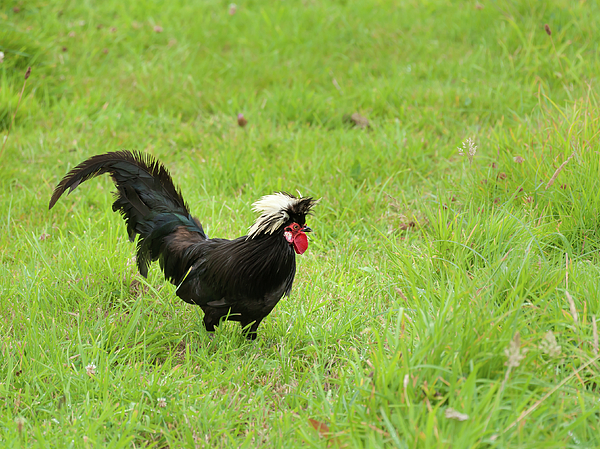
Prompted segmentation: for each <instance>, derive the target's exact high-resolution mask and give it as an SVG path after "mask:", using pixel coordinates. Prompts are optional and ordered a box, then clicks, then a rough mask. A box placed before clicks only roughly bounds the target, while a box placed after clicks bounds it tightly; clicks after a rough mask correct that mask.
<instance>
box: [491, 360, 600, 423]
mask: <svg viewBox="0 0 600 449" xmlns="http://www.w3.org/2000/svg"><path fill="white" fill-rule="evenodd" d="M598 359H600V356H596V357H594V358H593V359H591V360H590V361H588V362H587V363H586V364H585V365H582V366H580V367H579V368H577V369H576V370H575V371H574V372H573V373H572V374H571V375H569V376H568V377H566V378H564V379H563V380H562V382H561V383H559V384H558V385H557V386H556V387H554V388H553V389H552V390H550V391H549V392H548V393H546V394H545V395H544V396H542V398H540V399H539V400H538V401H537V402H536V403H535V404H533V405H532V406H531V407H529V408H528V409H527V410H525V411H524V412H523V413H521V415H520V416H519V417H518V418H517V419H515V420H514V421H513V423H512V424H511V425H510V426H508V427H507V428H506V429H504V431H503V432H502V433H506V432H508V431H509V430H510V429H512V428H513V427H514V426H516V425H517V424H519V423H520V422H521V421H523V419H525V418H526V417H527V416H529V415H530V414H531V413H532V412H533V411H535V409H536V408H538V407H539V406H540V405H541V404H542V402H544V401H545V400H546V399H548V398H549V397H550V396H551V395H552V394H553V393H554V392H555V391H556V390H558V389H559V388H560V387H562V386H563V385H564V384H566V383H567V382H568V381H570V380H571V379H572V378H574V377H575V376H577V374H579V372H580V371H583V370H584V369H585V368H587V367H588V366H590V365H591V364H592V363H594V362H595V361H596V360H598Z"/></svg>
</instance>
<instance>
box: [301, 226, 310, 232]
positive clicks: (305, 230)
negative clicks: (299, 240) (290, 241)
mask: <svg viewBox="0 0 600 449" xmlns="http://www.w3.org/2000/svg"><path fill="white" fill-rule="evenodd" d="M302 232H312V229H310V228H309V227H308V226H306V225H304V227H303V228H302Z"/></svg>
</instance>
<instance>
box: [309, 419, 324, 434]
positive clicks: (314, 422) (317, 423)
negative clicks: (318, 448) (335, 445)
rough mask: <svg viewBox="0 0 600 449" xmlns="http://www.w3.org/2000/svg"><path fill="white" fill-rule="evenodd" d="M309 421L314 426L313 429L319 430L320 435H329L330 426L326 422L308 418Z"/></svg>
mask: <svg viewBox="0 0 600 449" xmlns="http://www.w3.org/2000/svg"><path fill="white" fill-rule="evenodd" d="M308 423H309V424H310V425H311V426H312V428H313V429H315V430H316V431H317V432H319V435H321V436H327V435H328V434H329V427H328V426H327V424H325V423H324V422H321V421H317V420H316V419H312V418H308Z"/></svg>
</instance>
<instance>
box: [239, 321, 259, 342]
mask: <svg viewBox="0 0 600 449" xmlns="http://www.w3.org/2000/svg"><path fill="white" fill-rule="evenodd" d="M261 321H262V318H259V319H257V320H255V321H240V324H241V325H242V329H243V331H242V332H243V333H244V337H246V338H247V339H248V340H256V337H257V336H258V334H257V332H256V331H257V330H258V325H259V324H260V322H261Z"/></svg>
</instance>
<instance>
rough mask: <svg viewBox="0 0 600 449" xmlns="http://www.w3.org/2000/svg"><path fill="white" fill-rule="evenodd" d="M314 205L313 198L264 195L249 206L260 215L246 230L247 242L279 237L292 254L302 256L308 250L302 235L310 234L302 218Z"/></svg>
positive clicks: (304, 237)
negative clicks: (261, 235)
mask: <svg viewBox="0 0 600 449" xmlns="http://www.w3.org/2000/svg"><path fill="white" fill-rule="evenodd" d="M316 204H317V200H314V199H313V198H310V197H306V198H302V197H300V198H297V197H295V196H293V195H290V194H289V193H285V192H279V193H274V194H273V195H265V196H263V197H262V198H261V199H260V200H258V201H257V202H255V203H254V204H253V205H252V209H253V210H254V211H255V212H260V213H261V215H260V217H258V218H257V219H256V221H255V222H254V224H253V225H252V226H251V227H250V229H249V230H248V238H250V239H252V238H255V237H257V236H259V235H260V234H269V235H270V234H274V233H278V234H282V235H283V238H285V239H286V240H287V242H288V243H289V244H290V245H291V246H293V248H294V250H295V251H296V253H297V254H302V253H303V252H304V251H306V249H307V248H308V238H307V237H306V233H307V232H310V231H311V229H310V228H309V227H308V226H306V216H307V215H308V214H310V212H311V210H312V208H313V207H314V206H315V205H316Z"/></svg>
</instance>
